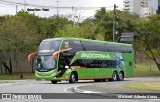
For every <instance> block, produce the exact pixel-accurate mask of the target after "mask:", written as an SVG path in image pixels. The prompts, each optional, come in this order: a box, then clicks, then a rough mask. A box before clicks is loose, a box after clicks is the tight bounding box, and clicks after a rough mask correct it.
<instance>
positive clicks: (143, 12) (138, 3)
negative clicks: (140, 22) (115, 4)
mask: <svg viewBox="0 0 160 102" xmlns="http://www.w3.org/2000/svg"><path fill="white" fill-rule="evenodd" d="M123 3H124V5H123V7H124V10H125V11H128V12H130V13H132V14H137V15H139V16H140V17H147V16H149V15H153V14H158V13H160V0H124V1H123Z"/></svg>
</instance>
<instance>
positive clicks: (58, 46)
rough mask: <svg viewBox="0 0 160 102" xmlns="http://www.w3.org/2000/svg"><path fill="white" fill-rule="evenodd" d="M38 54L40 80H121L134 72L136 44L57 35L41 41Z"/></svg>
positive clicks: (32, 54)
mask: <svg viewBox="0 0 160 102" xmlns="http://www.w3.org/2000/svg"><path fill="white" fill-rule="evenodd" d="M33 56H36V70H35V78H36V80H48V81H51V82H52V83H57V82H58V81H61V80H66V81H69V82H70V83H75V82H76V81H78V80H94V81H95V82H100V81H106V79H108V80H109V81H117V80H119V81H121V80H124V78H126V77H132V76H133V73H134V51H133V48H132V45H130V44H123V43H115V42H106V41H99V40H89V39H81V38H53V39H46V40H43V41H42V42H41V44H40V45H39V48H38V52H33V53H31V54H30V55H29V56H28V60H29V61H30V60H31V58H32V57H33Z"/></svg>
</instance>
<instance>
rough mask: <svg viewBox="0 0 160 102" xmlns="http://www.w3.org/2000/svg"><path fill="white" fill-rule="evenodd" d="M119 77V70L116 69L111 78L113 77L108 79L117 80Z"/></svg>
mask: <svg viewBox="0 0 160 102" xmlns="http://www.w3.org/2000/svg"><path fill="white" fill-rule="evenodd" d="M117 79H118V75H117V72H116V71H114V72H113V74H112V78H111V79H108V81H117Z"/></svg>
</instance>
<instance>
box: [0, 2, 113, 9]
mask: <svg viewBox="0 0 160 102" xmlns="http://www.w3.org/2000/svg"><path fill="white" fill-rule="evenodd" d="M0 2H4V4H5V5H15V6H16V5H18V6H19V5H22V6H24V5H25V6H30V7H39V8H48V9H57V7H55V6H42V5H35V4H27V3H25V4H24V3H19V2H11V1H6V0H0ZM57 3H58V2H57ZM112 7H113V6H108V7H104V8H112ZM99 8H102V7H73V6H72V7H67V6H66V7H58V9H72V10H79V9H80V10H93V9H99Z"/></svg>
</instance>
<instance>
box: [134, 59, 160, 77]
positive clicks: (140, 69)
mask: <svg viewBox="0 0 160 102" xmlns="http://www.w3.org/2000/svg"><path fill="white" fill-rule="evenodd" d="M134 77H160V70H158V68H157V66H156V64H155V63H154V62H146V63H138V64H136V65H135V68H134Z"/></svg>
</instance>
